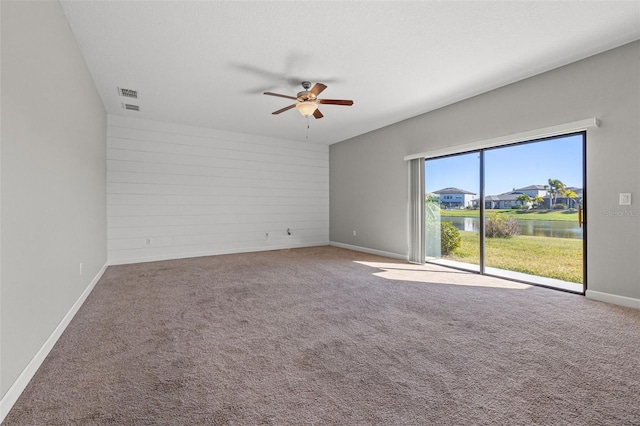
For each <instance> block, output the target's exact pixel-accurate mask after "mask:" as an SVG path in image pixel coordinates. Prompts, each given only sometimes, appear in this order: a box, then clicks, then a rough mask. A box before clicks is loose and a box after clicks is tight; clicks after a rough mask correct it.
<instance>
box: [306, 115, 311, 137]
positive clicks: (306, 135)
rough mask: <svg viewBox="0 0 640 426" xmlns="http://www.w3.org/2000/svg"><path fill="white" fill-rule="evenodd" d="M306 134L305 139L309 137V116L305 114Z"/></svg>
mask: <svg viewBox="0 0 640 426" xmlns="http://www.w3.org/2000/svg"><path fill="white" fill-rule="evenodd" d="M306 118H307V135H306V136H305V138H306V139H309V128H310V127H309V116H308V115H307V117H306Z"/></svg>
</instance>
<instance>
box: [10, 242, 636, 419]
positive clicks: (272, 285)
mask: <svg viewBox="0 0 640 426" xmlns="http://www.w3.org/2000/svg"><path fill="white" fill-rule="evenodd" d="M4 424H6V425H7V426H8V425H94V424H95V425H111V424H116V425H225V424H234V425H245V424H246V425H307V424H308V425H334V424H335V425H367V424H380V425H424V424H438V425H471V424H473V425H477V424H483V425H484V424H496V425H504V424H510V425H513V424H545V425H563V424H581V425H608V424H612V425H626V424H628V425H632V424H635V425H638V424H640V312H639V311H637V310H633V309H627V308H623V307H618V306H613V305H609V304H605V303H600V302H595V301H592V300H588V299H586V298H584V297H582V296H578V295H572V294H568V293H562V292H558V291H554V290H548V289H543V288H539V287H531V286H527V285H523V284H518V283H514V282H509V281H505V280H500V279H497V278H490V277H484V276H478V275H475V274H470V273H465V272H459V271H455V270H450V269H446V268H443V267H438V266H435V265H431V266H430V265H427V266H424V267H422V266H417V265H411V264H407V263H406V262H402V261H398V260H393V259H387V258H383V257H378V256H374V255H369V254H365V253H358V252H353V251H349V250H344V249H340V248H336V247H313V248H303V249H292V250H282V251H271V252H261V253H250V254H233V255H224V256H211V257H202V258H193V259H182V260H171V261H163V262H152V263H144V264H136V265H121V266H110V267H109V268H108V269H107V271H106V272H105V274H104V275H103V277H102V279H101V280H100V282H99V283H98V284H97V285H96V287H95V289H94V290H93V292H92V293H91V295H90V296H89V297H88V299H87V300H86V302H85V304H84V305H83V306H82V308H81V309H80V311H79V312H78V313H77V315H76V317H75V318H74V319H73V321H72V322H71V324H70V325H69V327H68V328H67V330H66V331H65V332H64V333H63V335H62V337H61V338H60V339H59V341H58V342H57V344H56V345H55V347H54V348H53V350H52V351H51V352H50V354H49V356H48V357H47V358H46V360H45V361H44V363H43V364H42V366H41V368H40V369H39V370H38V372H37V373H36V375H35V376H34V378H33V379H32V381H31V382H30V384H29V385H28V386H27V388H26V389H25V391H24V392H23V394H22V395H21V397H20V398H19V400H18V401H17V403H16V404H15V406H14V407H13V409H12V410H11V412H10V413H9V415H8V416H7V418H6V419H5V422H4Z"/></svg>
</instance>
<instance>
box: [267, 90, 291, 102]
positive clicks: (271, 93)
mask: <svg viewBox="0 0 640 426" xmlns="http://www.w3.org/2000/svg"><path fill="white" fill-rule="evenodd" d="M264 94H265V95H269V96H278V97H280V98H287V99H293V100H295V101H297V100H298V98H294V97H293V96H289V95H281V94H279V93H273V92H264Z"/></svg>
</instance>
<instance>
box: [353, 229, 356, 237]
mask: <svg viewBox="0 0 640 426" xmlns="http://www.w3.org/2000/svg"><path fill="white" fill-rule="evenodd" d="M353 236H354V237H355V236H356V230H355V229H354V230H353Z"/></svg>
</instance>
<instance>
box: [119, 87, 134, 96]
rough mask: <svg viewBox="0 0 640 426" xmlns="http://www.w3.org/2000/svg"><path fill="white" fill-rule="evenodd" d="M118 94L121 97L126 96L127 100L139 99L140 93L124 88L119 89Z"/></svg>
mask: <svg viewBox="0 0 640 426" xmlns="http://www.w3.org/2000/svg"><path fill="white" fill-rule="evenodd" d="M118 94H119V95H120V96H124V97H125V98H133V99H138V91H137V90H132V89H123V88H122V87H118Z"/></svg>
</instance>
